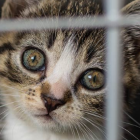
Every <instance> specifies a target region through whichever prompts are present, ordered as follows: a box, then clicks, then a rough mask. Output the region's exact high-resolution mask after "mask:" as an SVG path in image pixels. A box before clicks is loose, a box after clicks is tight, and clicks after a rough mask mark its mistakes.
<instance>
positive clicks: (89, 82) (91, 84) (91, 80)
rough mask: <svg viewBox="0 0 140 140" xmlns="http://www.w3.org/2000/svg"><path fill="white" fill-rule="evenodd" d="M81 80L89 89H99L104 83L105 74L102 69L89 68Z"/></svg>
mask: <svg viewBox="0 0 140 140" xmlns="http://www.w3.org/2000/svg"><path fill="white" fill-rule="evenodd" d="M80 82H81V84H82V85H83V86H84V87H85V88H87V89H89V90H97V89H99V88H102V87H103V85H104V74H103V72H102V71H100V70H88V71H86V72H85V73H84V74H83V75H82V77H81V79H80Z"/></svg>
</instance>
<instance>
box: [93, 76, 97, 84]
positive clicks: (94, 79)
mask: <svg viewBox="0 0 140 140" xmlns="http://www.w3.org/2000/svg"><path fill="white" fill-rule="evenodd" d="M93 82H94V83H96V75H95V76H94V77H93Z"/></svg>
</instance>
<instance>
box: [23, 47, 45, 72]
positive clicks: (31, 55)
mask: <svg viewBox="0 0 140 140" xmlns="http://www.w3.org/2000/svg"><path fill="white" fill-rule="evenodd" d="M22 63H23V65H24V67H25V68H26V69H28V70H30V71H42V70H44V69H45V57H44V53H43V52H42V51H41V50H38V49H35V48H31V49H28V50H25V51H24V53H23V56H22Z"/></svg>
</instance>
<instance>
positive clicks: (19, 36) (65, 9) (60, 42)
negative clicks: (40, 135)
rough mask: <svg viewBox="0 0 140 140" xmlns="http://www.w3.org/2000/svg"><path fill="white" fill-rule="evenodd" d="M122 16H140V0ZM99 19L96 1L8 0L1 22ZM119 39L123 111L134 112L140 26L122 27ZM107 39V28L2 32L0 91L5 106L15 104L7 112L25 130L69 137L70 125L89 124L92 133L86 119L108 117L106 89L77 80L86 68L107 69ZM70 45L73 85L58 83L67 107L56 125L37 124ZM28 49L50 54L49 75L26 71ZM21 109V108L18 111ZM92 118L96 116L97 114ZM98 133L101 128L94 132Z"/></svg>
mask: <svg viewBox="0 0 140 140" xmlns="http://www.w3.org/2000/svg"><path fill="white" fill-rule="evenodd" d="M122 11H123V13H124V14H138V15H139V12H140V1H138V0H137V1H135V2H133V3H131V4H130V5H128V6H127V7H125V8H124V9H123V10H122ZM101 14H102V8H101V7H100V6H99V5H98V4H97V2H96V1H95V2H94V1H93V0H88V1H85V0H38V1H31V2H30V1H25V0H23V1H22V0H17V1H16V0H13V1H12V0H7V1H6V3H5V5H4V6H3V11H2V18H37V17H55V18H57V17H60V16H69V17H73V16H85V15H86V16H94V15H96V16H97V15H101ZM121 34H122V47H123V56H124V68H123V70H124V75H123V78H122V82H123V85H124V96H123V97H124V109H125V110H126V111H130V110H131V108H132V106H133V105H132V104H133V101H134V97H135V93H136V91H137V90H138V89H139V84H140V71H139V65H140V63H139V58H140V57H139V37H140V34H139V26H133V27H128V28H123V29H122V31H121ZM104 36H105V29H103V28H102V29H92V30H91V29H81V30H79V29H73V30H72V29H68V30H62V29H59V30H41V31H24V32H22V31H21V32H16V31H13V32H5V33H1V35H0V90H1V94H2V95H3V94H4V95H7V96H3V100H4V102H5V103H6V104H7V103H11V104H10V105H7V108H8V110H10V111H11V112H12V113H13V114H14V115H15V116H16V117H17V118H20V120H22V121H23V122H24V123H25V124H26V125H30V126H33V127H35V128H36V127H39V126H42V127H43V128H44V129H46V128H47V129H48V128H49V129H50V130H52V132H54V133H55V131H57V129H62V130H64V135H66V137H67V135H70V134H67V132H65V130H68V131H69V130H70V127H69V126H72V127H75V126H77V125H79V124H80V122H82V123H85V124H86V125H87V126H88V127H89V129H91V128H93V125H92V124H90V123H89V122H87V121H86V120H84V119H82V117H85V118H86V119H90V120H92V121H93V122H95V124H98V123H100V124H101V125H103V123H104V120H103V119H102V118H100V117H96V115H99V116H103V115H104V97H105V91H106V87H105V86H104V87H103V88H101V89H99V90H96V91H90V90H87V89H85V88H84V87H83V86H82V85H81V84H80V82H79V77H80V75H81V74H82V73H83V72H84V71H86V70H87V69H94V68H98V69H101V70H104V71H106V70H107V68H105V64H106V62H105V50H106V49H105V44H106V43H105V38H104ZM69 40H70V41H71V42H72V44H71V45H72V47H71V48H72V51H71V50H70V51H71V54H72V57H71V56H69V54H67V56H68V57H70V58H71V59H74V61H73V63H72V66H71V67H70V68H71V71H70V72H69V75H68V79H67V80H68V81H69V84H70V86H68V85H67V84H66V82H67V80H66V82H65V81H63V80H62V79H59V80H58V81H56V83H55V84H56V86H61V87H63V86H62V85H64V88H65V90H64V93H63V95H64V97H63V100H64V101H65V102H66V104H65V105H64V106H62V107H60V108H58V109H56V110H55V111H53V112H52V116H53V118H54V119H55V120H56V122H55V123H54V122H52V121H48V122H47V123H46V122H45V120H43V121H42V122H40V120H36V118H35V117H34V114H36V113H38V112H42V111H45V106H44V104H43V102H42V99H41V94H43V93H45V94H50V95H51V93H50V92H51V88H52V87H53V86H55V85H52V84H51V83H50V82H48V81H47V77H50V76H51V75H52V72H53V69H54V68H55V65H56V64H57V62H58V60H59V59H60V58H61V54H62V53H63V51H64V49H65V46H66V44H67V42H68V41H69ZM28 47H36V48H38V49H41V50H42V51H43V52H44V53H45V54H46V56H47V62H46V63H47V64H46V65H47V70H45V71H43V72H42V71H41V72H34V73H33V72H30V71H29V70H27V69H25V68H24V67H23V65H22V63H21V60H22V59H21V57H22V53H23V52H24V51H25V50H26V48H28ZM67 63H69V62H67ZM64 69H65V66H64ZM11 95H17V96H11ZM75 98H76V99H75ZM12 102H13V103H12ZM18 106H20V108H17V107H18ZM16 108H17V109H16ZM89 113H94V115H90V114H89ZM29 114H30V115H29ZM29 116H30V117H29ZM34 119H35V120H36V121H34ZM38 122H39V123H38ZM95 129H97V128H96V127H95ZM97 130H98V129H97ZM98 131H99V130H98ZM79 133H80V132H79ZM58 135H59V134H58ZM75 137H78V136H75ZM5 140H9V139H5Z"/></svg>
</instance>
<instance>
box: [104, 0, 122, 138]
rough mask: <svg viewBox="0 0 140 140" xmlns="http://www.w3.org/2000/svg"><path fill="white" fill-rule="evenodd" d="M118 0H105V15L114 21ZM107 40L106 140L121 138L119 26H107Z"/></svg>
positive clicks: (119, 5) (117, 11)
mask: <svg viewBox="0 0 140 140" xmlns="http://www.w3.org/2000/svg"><path fill="white" fill-rule="evenodd" d="M120 7H121V1H120V0H106V1H105V10H106V16H107V18H108V19H109V20H110V21H114V22H116V21H117V20H118V19H119V18H120V17H121V15H120ZM106 41H107V80H106V81H107V94H106V118H107V119H106V120H107V121H106V135H107V136H106V140H121V134H122V133H121V129H120V128H121V127H120V126H121V119H122V117H121V116H122V113H121V108H122V100H121V99H122V97H121V95H122V94H121V92H122V88H121V86H122V84H121V66H122V63H121V60H122V59H121V53H122V49H121V47H120V31H119V27H118V26H116V27H109V28H107V33H106Z"/></svg>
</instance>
